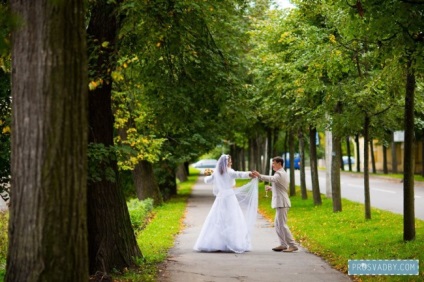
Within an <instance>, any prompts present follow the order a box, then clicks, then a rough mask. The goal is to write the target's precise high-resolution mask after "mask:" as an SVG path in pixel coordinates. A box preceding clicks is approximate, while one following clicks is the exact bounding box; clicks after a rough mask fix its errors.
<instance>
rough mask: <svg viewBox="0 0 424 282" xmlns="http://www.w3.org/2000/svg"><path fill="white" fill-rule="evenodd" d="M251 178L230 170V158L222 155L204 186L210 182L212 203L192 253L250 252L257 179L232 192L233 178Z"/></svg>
mask: <svg viewBox="0 0 424 282" xmlns="http://www.w3.org/2000/svg"><path fill="white" fill-rule="evenodd" d="M237 178H253V175H252V174H251V173H250V172H249V171H247V172H241V171H235V170H233V169H232V168H231V156H229V155H222V156H221V157H220V158H219V160H218V163H217V165H216V167H215V170H214V171H213V173H212V174H211V175H210V176H207V177H205V183H213V193H214V195H215V196H216V198H215V201H214V203H213V205H212V208H211V210H210V211H209V214H208V216H207V217H206V220H205V223H204V224H203V227H202V230H201V231H200V235H199V237H198V238H197V242H196V244H195V245H194V250H196V251H201V252H216V251H222V252H235V253H243V252H246V251H250V250H251V248H252V246H251V240H250V239H251V233H252V229H253V226H254V224H255V221H256V217H257V208H258V180H257V179H256V178H254V179H252V181H250V182H249V183H248V184H246V185H244V186H242V187H240V188H236V189H233V187H234V185H235V179H237Z"/></svg>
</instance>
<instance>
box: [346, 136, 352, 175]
mask: <svg viewBox="0 0 424 282" xmlns="http://www.w3.org/2000/svg"><path fill="white" fill-rule="evenodd" d="M346 149H347V164H348V166H349V171H352V162H351V159H350V156H351V153H350V136H348V137H346Z"/></svg>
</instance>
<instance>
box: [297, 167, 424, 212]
mask: <svg viewBox="0 0 424 282" xmlns="http://www.w3.org/2000/svg"><path fill="white" fill-rule="evenodd" d="M305 172H306V177H305V178H306V188H307V189H308V190H311V189H312V184H311V172H310V169H309V168H306V171H305ZM318 173H319V185H320V191H321V193H322V194H324V196H325V194H326V172H325V171H324V170H319V171H318ZM295 183H296V185H300V172H299V171H298V170H296V172H295ZM341 189H342V191H341V193H342V198H345V199H349V200H351V201H355V202H359V203H364V198H365V196H364V178H363V175H362V174H357V173H349V172H342V174H341ZM414 192H415V217H416V218H418V219H422V220H424V183H422V182H416V183H415V191H414ZM370 197H371V206H372V207H374V208H378V209H382V210H387V211H391V212H393V213H398V214H403V183H402V182H401V181H400V180H398V179H390V178H387V177H380V176H371V177H370Z"/></svg>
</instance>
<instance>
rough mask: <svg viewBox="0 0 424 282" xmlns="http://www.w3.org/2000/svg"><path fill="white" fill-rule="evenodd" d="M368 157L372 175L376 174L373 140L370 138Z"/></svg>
mask: <svg viewBox="0 0 424 282" xmlns="http://www.w3.org/2000/svg"><path fill="white" fill-rule="evenodd" d="M370 156H371V165H372V173H374V174H375V173H377V168H376V167H375V156H374V140H373V139H372V138H370Z"/></svg>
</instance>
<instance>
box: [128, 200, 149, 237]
mask: <svg viewBox="0 0 424 282" xmlns="http://www.w3.org/2000/svg"><path fill="white" fill-rule="evenodd" d="M127 205H128V211H129V213H130V218H131V224H132V226H133V228H134V232H135V233H137V232H139V231H141V230H143V229H144V227H145V226H146V225H147V223H148V222H149V218H150V214H151V212H152V210H153V199H150V198H148V199H146V200H143V201H140V200H139V199H131V200H129V201H128V202H127Z"/></svg>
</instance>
